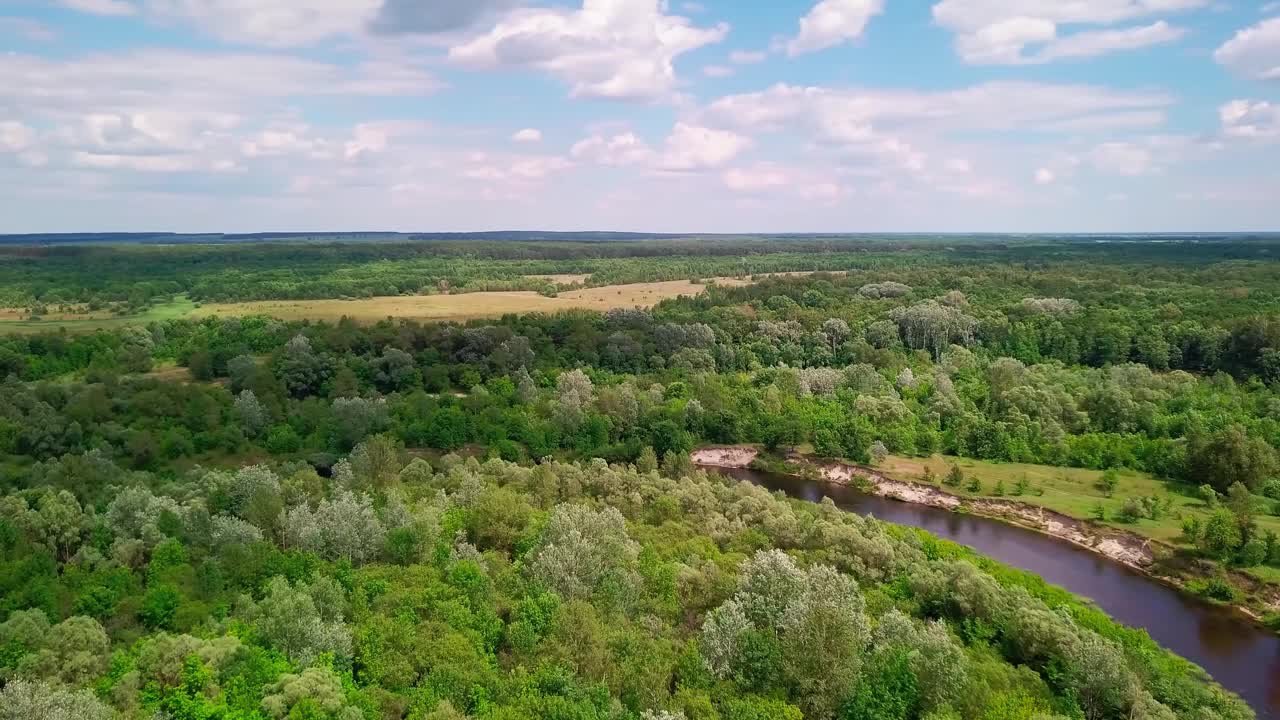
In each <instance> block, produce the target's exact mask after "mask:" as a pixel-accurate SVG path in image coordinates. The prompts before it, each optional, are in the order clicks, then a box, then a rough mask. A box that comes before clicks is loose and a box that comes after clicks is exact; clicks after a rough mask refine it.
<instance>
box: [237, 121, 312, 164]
mask: <svg viewBox="0 0 1280 720" xmlns="http://www.w3.org/2000/svg"><path fill="white" fill-rule="evenodd" d="M322 148H323V145H322V142H321V141H318V140H316V139H315V138H312V137H310V136H309V135H308V128H306V127H305V126H301V127H274V128H268V129H265V130H262V131H260V132H258V133H255V134H254V135H252V136H250V137H249V138H248V139H246V140H244V141H243V142H242V143H241V144H240V152H241V154H243V155H244V156H245V157H249V158H259V157H276V156H281V155H310V154H315V153H320V154H324V152H323V150H322Z"/></svg>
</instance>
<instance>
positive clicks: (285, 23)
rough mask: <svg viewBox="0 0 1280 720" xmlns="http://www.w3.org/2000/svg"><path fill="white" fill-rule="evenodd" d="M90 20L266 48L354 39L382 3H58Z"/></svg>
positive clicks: (193, 0) (370, 0) (80, 0)
mask: <svg viewBox="0 0 1280 720" xmlns="http://www.w3.org/2000/svg"><path fill="white" fill-rule="evenodd" d="M60 2H61V4H62V5H64V6H67V7H70V8H72V9H75V10H79V11H81V12H86V13H92V14H95V15H143V16H145V17H149V18H153V19H156V20H159V21H162V22H166V23H173V22H176V23H183V24H186V25H190V26H191V27H193V28H195V29H196V30H198V31H200V32H203V33H205V34H208V35H213V36H215V37H219V38H222V39H224V40H229V41H232V42H238V43H247V44H253V45H264V46H269V47H291V46H297V45H309V44H313V43H316V42H319V41H321V40H324V39H327V38H330V37H333V36H340V35H355V34H359V33H360V32H361V31H362V29H363V27H364V26H365V25H367V24H369V23H370V22H371V20H372V19H373V18H374V16H375V14H376V13H377V12H378V9H379V7H380V6H381V5H382V2H383V0H289V1H288V2H278V1H276V0H60Z"/></svg>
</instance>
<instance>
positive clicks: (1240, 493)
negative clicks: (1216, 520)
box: [1227, 483, 1257, 543]
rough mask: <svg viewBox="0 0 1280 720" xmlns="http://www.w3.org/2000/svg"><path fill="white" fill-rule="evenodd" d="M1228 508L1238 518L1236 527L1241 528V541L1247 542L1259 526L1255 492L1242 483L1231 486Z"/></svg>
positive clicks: (1228, 493)
mask: <svg viewBox="0 0 1280 720" xmlns="http://www.w3.org/2000/svg"><path fill="white" fill-rule="evenodd" d="M1227 508H1228V509H1229V510H1231V514H1232V515H1234V516H1235V518H1236V527H1238V528H1240V539H1241V542H1244V543H1247V542H1249V539H1250V538H1252V537H1253V533H1254V530H1255V529H1256V528H1257V525H1256V523H1255V522H1254V515H1255V510H1254V502H1253V494H1252V493H1250V492H1249V489H1248V488H1246V487H1245V486H1244V485H1241V484H1240V483H1236V484H1234V485H1232V486H1231V489H1230V490H1228V491H1227Z"/></svg>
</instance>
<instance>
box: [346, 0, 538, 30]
mask: <svg viewBox="0 0 1280 720" xmlns="http://www.w3.org/2000/svg"><path fill="white" fill-rule="evenodd" d="M520 4H521V2H520V0H453V1H452V2H440V1H439V0H436V1H435V2H429V1H424V0H383V2H381V7H380V8H379V9H378V12H377V16H376V17H375V18H374V19H373V22H372V24H371V27H372V29H373V30H374V31H375V32H381V33H423V34H435V33H445V32H450V31H455V30H460V29H464V28H468V27H474V26H475V25H477V24H478V23H480V22H481V21H483V20H485V19H486V18H489V17H491V16H493V15H494V14H495V13H498V12H501V11H503V10H509V9H511V8H513V7H517V6H519V5H520Z"/></svg>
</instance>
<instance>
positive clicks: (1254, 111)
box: [1218, 100, 1280, 139]
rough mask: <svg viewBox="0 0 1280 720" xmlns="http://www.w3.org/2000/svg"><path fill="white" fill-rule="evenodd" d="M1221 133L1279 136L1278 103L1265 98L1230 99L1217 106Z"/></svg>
mask: <svg viewBox="0 0 1280 720" xmlns="http://www.w3.org/2000/svg"><path fill="white" fill-rule="evenodd" d="M1218 117H1219V118H1220V119H1221V120H1222V134H1223V135H1226V136H1227V137H1234V138H1251V139H1273V138H1280V105H1276V104H1273V103H1270V102H1267V101H1265V100H1232V101H1231V102H1229V103H1227V104H1225V105H1223V106H1222V107H1220V108H1218Z"/></svg>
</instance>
